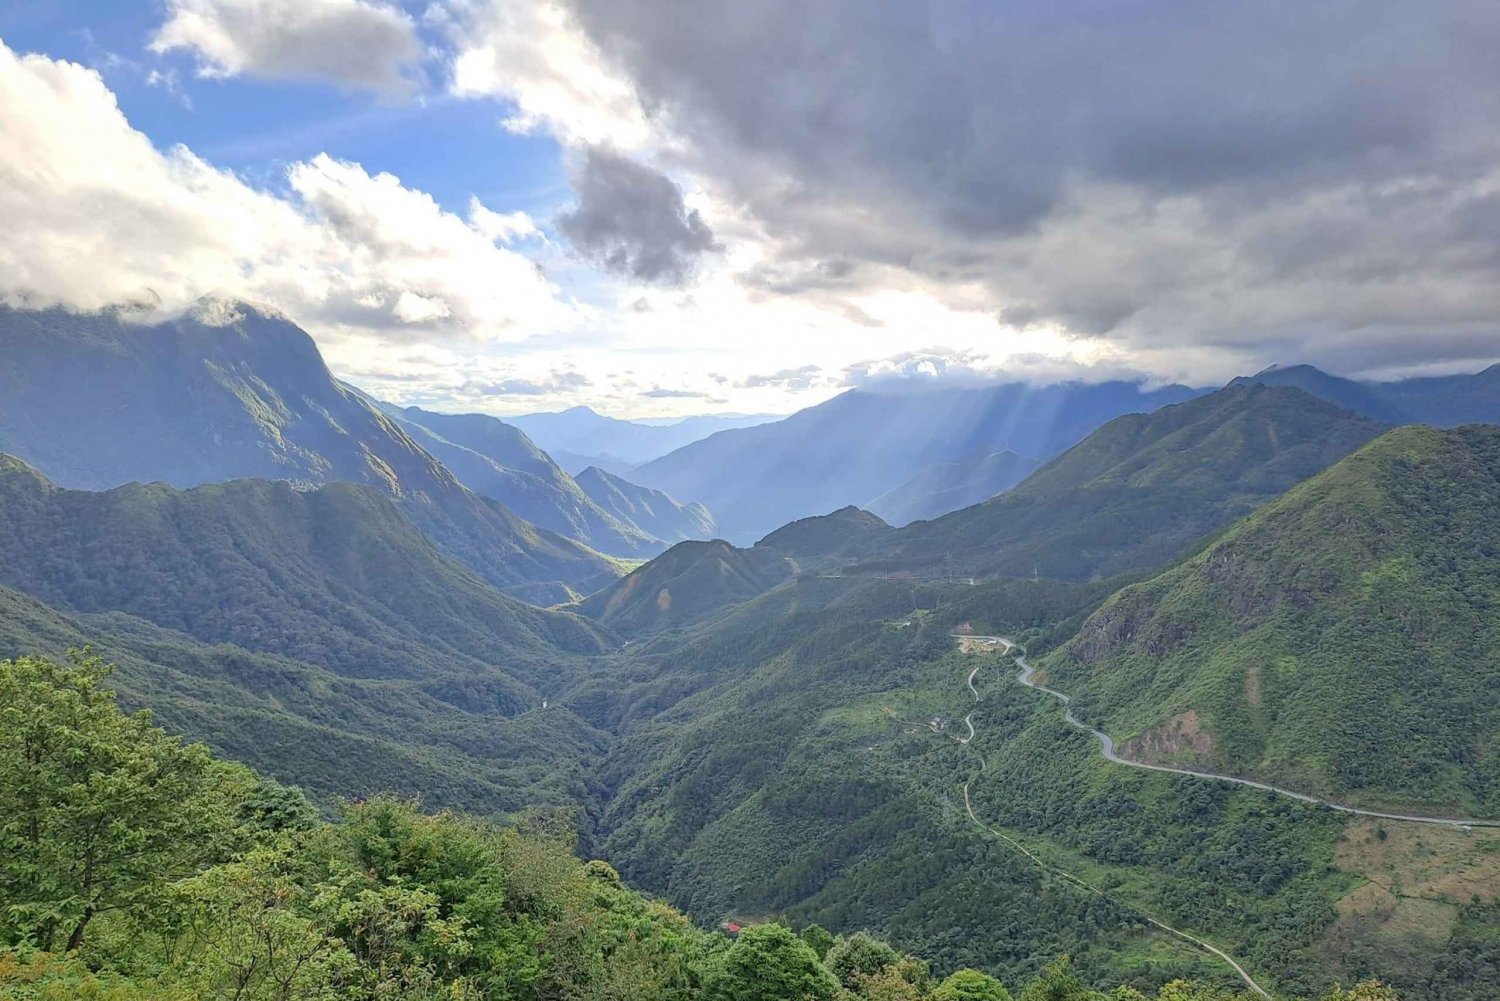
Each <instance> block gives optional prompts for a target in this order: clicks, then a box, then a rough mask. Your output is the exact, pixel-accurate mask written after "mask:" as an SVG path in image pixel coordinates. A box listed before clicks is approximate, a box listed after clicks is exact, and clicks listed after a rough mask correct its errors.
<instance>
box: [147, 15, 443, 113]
mask: <svg viewBox="0 0 1500 1001" xmlns="http://www.w3.org/2000/svg"><path fill="white" fill-rule="evenodd" d="M151 49H152V51H154V52H158V53H162V52H168V51H171V50H173V49H186V50H188V51H191V52H192V53H193V54H194V55H195V56H196V58H197V61H198V72H199V74H200V75H201V76H206V77H228V76H238V75H240V74H247V75H250V76H258V77H264V78H269V79H320V80H330V81H333V82H334V83H337V84H340V85H343V86H347V87H360V88H369V89H374V90H380V91H386V92H393V93H401V92H407V91H409V90H411V88H412V87H413V85H414V83H415V77H416V74H417V73H418V64H419V63H420V61H421V59H422V55H423V46H422V42H421V40H420V38H419V37H418V35H417V30H416V25H415V24H414V23H413V22H412V19H411V18H410V17H409V16H408V15H407V14H406V12H405V11H403V10H402V9H401V8H400V7H399V6H397V5H395V4H391V3H384V2H381V0H168V3H167V19H166V21H165V22H164V23H163V24H162V25H161V27H160V28H158V29H157V31H156V33H155V35H153V36H152V39H151Z"/></svg>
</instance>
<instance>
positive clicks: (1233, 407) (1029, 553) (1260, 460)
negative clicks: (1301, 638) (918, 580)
mask: <svg viewBox="0 0 1500 1001" xmlns="http://www.w3.org/2000/svg"><path fill="white" fill-rule="evenodd" d="M1381 430H1382V425H1380V424H1379V423H1377V422H1375V421H1373V420H1370V419H1368V418H1364V417H1359V416H1356V415H1355V414H1352V413H1350V412H1348V411H1346V410H1340V409H1339V408H1337V407H1335V406H1333V405H1332V404H1329V403H1325V402H1323V401H1322V400H1319V399H1316V398H1314V397H1312V396H1309V395H1307V394H1306V393H1303V392H1301V391H1299V390H1295V389H1286V388H1273V387H1267V386H1258V385H1253V384H1251V385H1241V386H1233V387H1230V388H1228V389H1223V390H1220V391H1218V392H1216V393H1211V394H1209V395H1207V396H1203V397H1199V398H1198V399H1195V400H1191V401H1189V402H1187V403H1180V404H1177V405H1175V406H1169V407H1164V408H1162V409H1160V410H1157V411H1155V412H1154V413H1150V414H1133V415H1130V416H1127V417H1121V418H1118V419H1117V420H1113V421H1110V422H1109V423H1108V424H1105V425H1104V426H1103V427H1101V428H1099V429H1098V430H1097V431H1095V432H1094V433H1093V434H1090V435H1089V436H1088V437H1087V438H1085V439H1084V440H1083V441H1081V442H1079V443H1078V444H1077V445H1076V446H1074V447H1073V448H1071V449H1069V450H1068V451H1067V452H1065V453H1063V454H1062V455H1061V456H1059V457H1058V458H1056V459H1055V460H1053V461H1052V462H1050V463H1048V464H1047V465H1045V466H1043V467H1042V468H1041V469H1039V470H1037V471H1036V472H1035V473H1033V474H1031V476H1029V477H1027V478H1026V480H1025V481H1024V482H1022V483H1021V484H1020V485H1019V486H1017V487H1016V488H1014V489H1012V490H1009V491H1007V492H1006V493H1004V494H1002V495H1000V496H999V497H996V498H995V499H993V500H990V501H987V502H985V503H983V504H979V505H975V506H974V507H970V508H965V509H964V510H962V511H955V512H954V513H952V514H949V515H945V516H944V517H941V518H938V519H936V520H935V521H930V522H919V523H918V524H915V525H912V526H909V527H908V528H906V529H904V530H902V531H901V532H899V533H896V534H895V535H892V536H891V537H890V538H889V539H888V540H886V541H885V542H884V543H883V544H882V545H881V546H880V547H879V549H878V550H877V552H879V553H881V554H882V555H881V556H880V557H878V558H874V559H870V560H868V561H867V564H868V565H867V568H866V569H868V570H875V571H880V570H898V571H899V570H907V571H913V570H915V571H917V572H928V573H963V574H981V575H984V576H1002V577H1004V576H1010V577H1025V576H1031V575H1033V574H1036V575H1040V576H1043V577H1059V578H1064V579H1069V580H1084V579H1088V578H1091V577H1108V576H1112V575H1114V574H1118V573H1123V572H1127V571H1135V570H1142V569H1148V568H1151V567H1159V566H1163V565H1165V564H1167V563H1169V562H1170V561H1172V560H1173V559H1176V558H1177V557H1179V556H1181V555H1182V554H1183V553H1184V552H1185V551H1186V550H1187V549H1188V548H1189V547H1191V546H1192V545H1193V544H1194V543H1196V542H1197V541H1198V540H1200V539H1201V538H1203V537H1204V536H1205V535H1207V534H1209V533H1210V532H1213V531H1215V530H1217V529H1219V528H1222V527H1223V526H1225V525H1227V524H1229V523H1230V522H1232V521H1234V520H1235V519H1236V518H1238V517H1240V516H1242V515H1244V514H1245V513H1247V512H1249V511H1250V510H1251V509H1252V508H1254V507H1255V506H1256V505H1257V504H1261V503H1263V502H1265V501H1266V500H1269V499H1270V498H1272V497H1275V496H1276V495H1277V494H1279V493H1281V492H1282V491H1284V490H1286V489H1287V488H1288V487H1291V486H1292V485H1293V484H1295V483H1297V482H1299V481H1300V480H1303V479H1305V478H1307V477H1308V476H1311V475H1312V474H1314V473H1316V472H1318V471H1320V470H1322V469H1324V468H1325V467H1327V466H1328V465H1329V464H1330V463H1333V462H1335V461H1337V460H1338V459H1341V458H1343V457H1344V456H1345V455H1348V454H1349V453H1350V452H1352V451H1354V449H1356V448H1358V447H1359V446H1360V445H1363V444H1364V443H1365V442H1366V441H1369V440H1370V439H1371V438H1373V437H1375V435H1377V434H1379V433H1380V431H1381Z"/></svg>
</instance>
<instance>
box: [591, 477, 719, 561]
mask: <svg viewBox="0 0 1500 1001" xmlns="http://www.w3.org/2000/svg"><path fill="white" fill-rule="evenodd" d="M574 480H575V481H576V482H577V483H578V486H579V489H581V490H582V491H583V492H584V493H586V494H588V496H589V498H590V499H591V500H592V501H593V502H594V503H595V504H598V505H599V506H600V507H601V508H603V509H604V510H606V511H608V512H609V513H610V514H613V515H614V516H615V517H617V518H619V519H620V520H622V521H626V522H629V523H630V524H632V525H636V526H638V527H639V528H640V529H641V530H642V531H644V532H647V533H648V534H650V535H651V536H653V537H654V538H657V539H660V540H662V541H664V542H669V543H675V542H683V541H686V540H689V539H712V538H713V537H714V533H715V532H716V531H717V529H718V525H717V524H716V523H715V522H714V517H713V515H712V514H711V513H710V512H709V510H708V508H706V507H704V506H703V505H702V504H692V503H689V504H679V503H678V502H677V501H675V500H673V499H672V498H671V497H669V496H667V495H666V494H664V493H662V492H661V491H660V490H652V489H651V488H650V487H643V486H640V485H638V484H635V483H632V482H630V481H629V480H628V479H626V478H624V477H622V476H616V475H615V474H614V473H611V472H608V471H606V470H603V469H600V468H599V467H598V466H589V467H588V468H587V469H585V470H583V471H582V472H581V473H579V474H578V475H577V476H576V477H574Z"/></svg>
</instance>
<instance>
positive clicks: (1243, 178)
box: [567, 0, 1500, 368]
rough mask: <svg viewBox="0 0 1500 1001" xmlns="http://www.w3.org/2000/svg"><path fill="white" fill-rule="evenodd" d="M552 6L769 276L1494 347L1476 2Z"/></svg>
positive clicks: (1143, 321) (1228, 328)
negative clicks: (750, 239) (894, 283)
mask: <svg viewBox="0 0 1500 1001" xmlns="http://www.w3.org/2000/svg"><path fill="white" fill-rule="evenodd" d="M567 3H568V6H569V7H570V8H571V10H572V12H573V13H574V15H575V17H576V19H577V21H578V23H579V24H580V25H581V26H582V28H583V30H584V31H586V32H587V34H588V35H589V37H590V38H591V40H592V41H593V42H594V43H595V44H596V45H597V46H598V47H599V49H600V51H602V52H603V53H604V54H605V57H606V58H607V59H608V60H609V62H610V63H611V65H612V66H613V68H614V69H615V70H616V71H618V72H619V73H621V74H622V75H623V76H625V77H626V78H628V79H629V81H630V82H631V83H632V84H633V86H634V87H635V89H636V91H637V92H638V94H639V95H640V97H641V102H642V105H643V107H644V108H645V109H646V111H647V112H648V113H649V114H650V115H651V116H652V118H653V120H655V121H657V122H659V123H661V124H662V125H663V127H664V128H665V129H667V130H668V131H670V133H671V134H672V135H673V136H674V137H676V140H677V141H676V142H675V144H674V146H673V155H674V156H677V157H679V158H680V165H681V166H682V167H683V168H684V169H687V170H691V171H695V172H697V173H699V174H701V175H702V176H703V177H705V178H707V179H710V181H711V182H712V183H714V184H716V185H718V186H720V187H721V188H722V190H723V191H724V193H725V194H726V195H727V196H728V197H729V198H730V199H732V200H733V201H734V202H735V203H736V204H737V205H740V206H743V207H745V208H746V210H747V211H748V212H749V213H750V214H751V215H753V216H754V217H756V218H757V219H758V220H759V221H760V222H761V223H762V224H763V225H764V229H765V231H766V232H768V233H770V234H771V235H772V237H773V239H774V240H775V241H776V242H777V253H776V255H775V256H773V257H772V258H771V259H769V260H767V261H765V262H763V263H762V264H761V265H759V266H758V267H757V268H756V269H755V271H753V272H752V273H749V274H747V275H746V276H745V280H746V282H747V284H748V285H750V286H752V287H753V288H754V289H755V290H756V291H758V292H762V293H765V294H771V295H797V296H809V295H811V296H815V297H818V298H820V299H821V298H827V297H830V296H839V295H851V296H852V295H856V294H859V293H860V292H862V291H866V290H868V289H870V288H876V287H882V286H883V285H885V284H887V283H889V281H890V278H891V276H892V275H893V274H903V275H908V276H914V277H916V278H918V279H920V280H922V281H924V282H926V283H928V284H929V285H930V286H931V287H935V288H937V289H939V290H940V291H942V290H958V289H963V290H964V292H963V295H964V296H966V297H967V298H965V300H964V301H965V302H972V296H970V295H969V292H968V290H969V289H970V288H972V287H973V286H975V285H978V286H980V287H983V288H985V289H987V290H988V292H989V295H990V297H991V302H990V303H989V305H990V306H991V307H993V308H994V309H996V310H997V311H998V312H1000V313H1001V315H1002V316H1004V317H1005V318H1006V319H1007V321H1008V322H1009V321H1011V320H1016V319H1019V320H1023V321H1025V322H1027V323H1036V324H1043V325H1058V326H1062V327H1064V328H1065V329H1066V330H1067V331H1069V332H1070V333H1072V334H1074V335H1078V336H1092V337H1101V338H1106V339H1108V340H1111V341H1113V342H1115V343H1116V344H1117V345H1119V346H1122V347H1124V348H1126V349H1128V350H1133V351H1148V352H1150V351H1155V352H1168V351H1170V350H1171V349H1173V348H1175V347H1181V346H1183V345H1194V346H1196V345H1204V344H1214V345H1218V346H1223V347H1226V348H1229V349H1231V350H1232V351H1235V352H1238V354H1239V356H1241V357H1242V358H1244V359H1254V358H1255V356H1256V354H1257V352H1260V353H1264V352H1270V351H1284V350H1303V351H1306V352H1308V353H1310V354H1316V353H1319V351H1318V348H1319V345H1320V344H1327V345H1333V344H1340V345H1347V344H1348V343H1358V344H1359V345H1361V347H1360V348H1359V349H1358V350H1357V351H1356V354H1355V355H1354V356H1350V358H1349V359H1348V360H1349V361H1350V363H1351V364H1352V363H1354V362H1359V363H1365V362H1368V363H1369V364H1371V365H1378V364H1380V363H1381V361H1382V356H1383V355H1386V354H1389V356H1390V357H1391V358H1395V357H1397V356H1398V355H1401V354H1403V353H1406V354H1409V353H1410V350H1409V346H1410V344H1411V343H1412V342H1413V341H1414V340H1416V341H1418V342H1423V341H1425V342H1427V343H1430V344H1431V347H1432V350H1433V351H1435V352H1443V353H1454V356H1455V357H1457V354H1458V353H1465V354H1474V353H1475V352H1476V344H1480V343H1481V342H1482V346H1481V347H1479V348H1478V349H1477V350H1478V351H1479V353H1485V354H1487V355H1488V356H1490V357H1494V356H1500V329H1497V328H1491V329H1490V331H1489V332H1488V333H1485V334H1478V333H1475V332H1474V325H1475V324H1476V323H1478V322H1479V319H1480V318H1482V317H1495V316H1497V315H1500V225H1497V224H1496V216H1497V213H1496V210H1495V208H1494V204H1495V199H1496V197H1497V192H1500V169H1497V166H1496V165H1497V164H1500V114H1497V110H1500V107H1497V106H1500V101H1497V98H1496V95H1497V94H1500V60H1497V59H1495V58H1494V53H1495V52H1497V51H1500V6H1497V5H1496V4H1494V2H1493V0H1437V2H1434V3H1425V4H1413V3H1410V2H1408V0H1326V2H1320V3H1316V4H1308V3H1306V2H1303V0H1261V2H1257V3H1251V4H1236V3H1228V2H1209V3H1197V2H1191V0H1143V2H1139V3H1131V4H1120V3H1118V2H1117V0H1084V2H1083V3H1074V4H1066V5H1059V4H1056V3H1053V2H1050V0H1020V2H1015V3H1006V4H997V3H994V2H993V0H928V2H923V3H911V2H909V0H827V2H825V3H819V4H817V5H814V6H813V7H808V5H807V4H805V3H803V2H800V0H764V2H761V3H756V4H715V5H713V7H714V9H713V12H712V15H708V14H700V15H698V16H693V17H684V16H682V14H681V10H680V8H679V6H678V5H676V4H673V3H669V2H667V0H567ZM953 294H954V296H955V298H957V296H958V295H959V293H958V292H957V291H954V292H953ZM1266 360H1277V359H1275V358H1270V359H1266ZM1344 367H1345V368H1349V367H1350V365H1347V364H1346V365H1345V366H1344Z"/></svg>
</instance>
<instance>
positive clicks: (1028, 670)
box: [960, 636, 1500, 828]
mask: <svg viewBox="0 0 1500 1001" xmlns="http://www.w3.org/2000/svg"><path fill="white" fill-rule="evenodd" d="M960 638H961V639H967V640H972V641H974V642H976V643H983V644H985V645H988V646H999V647H1001V648H1002V651H1001V652H1002V653H1003V652H1006V651H1009V650H1011V649H1013V648H1014V647H1015V645H1016V644H1015V642H1014V641H1013V640H1010V639H1007V638H1006V637H1004V636H961V637H960ZM1015 661H1016V665H1017V666H1018V667H1020V669H1021V673H1020V675H1018V676H1017V678H1016V680H1017V681H1019V682H1020V683H1021V684H1023V685H1025V686H1026V687H1027V688H1034V689H1036V690H1037V691H1039V692H1046V693H1047V694H1048V695H1050V696H1052V697H1053V698H1055V699H1057V700H1058V701H1059V702H1061V703H1062V704H1063V707H1064V712H1063V718H1064V719H1066V720H1067V721H1068V722H1069V723H1071V724H1072V725H1073V726H1075V727H1077V728H1078V729H1080V730H1082V731H1084V732H1085V733H1090V734H1093V736H1094V738H1095V739H1097V740H1098V741H1099V749H1100V752H1101V753H1102V754H1103V755H1104V757H1105V758H1107V759H1108V760H1110V761H1113V762H1114V763H1115V764H1117V765H1126V766H1128V767H1130V768H1144V769H1146V770H1147V771H1153V772H1171V773H1172V774H1174V775H1190V776H1192V777H1194V778H1199V779H1212V780H1214V781H1218V782H1233V783H1234V784H1235V785H1242V786H1249V787H1250V788H1252V789H1262V790H1264V791H1266V792H1273V793H1276V794H1277V795H1278V796H1286V797H1288V798H1290V799H1295V800H1300V801H1301V802H1303V803H1311V804H1313V805H1315V806H1326V807H1328V808H1329V809H1330V810H1337V811H1339V812H1340V813H1350V814H1356V815H1358V816H1361V817H1376V818H1379V819H1381V820H1403V821H1410V822H1411V823H1415V824H1439V825H1441V826H1444V827H1465V828H1467V827H1500V820H1478V819H1474V818H1469V817H1424V816H1421V815H1420V814H1412V813H1382V812H1380V811H1379V810H1361V809H1358V808H1357V807H1353V806H1344V805H1343V804H1341V803H1331V802H1329V801H1328V800H1326V799H1319V798H1317V797H1316V796H1309V795H1308V794H1307V793H1302V792H1293V791H1292V790H1290V789H1282V788H1280V787H1279V786H1273V785H1268V784H1267V783H1265V782H1256V781H1255V780H1254V779H1241V778H1236V777H1235V776H1233V775H1218V774H1215V773H1214V772H1200V771H1194V770H1193V769H1191V768H1173V767H1171V766H1170V765H1148V764H1146V763H1145V762H1142V761H1132V760H1131V759H1129V758H1122V757H1120V755H1119V754H1118V753H1116V751H1115V742H1114V740H1113V739H1112V738H1111V737H1110V735H1109V734H1107V733H1105V732H1104V731H1103V730H1095V729H1094V728H1093V727H1091V726H1089V725H1088V724H1087V723H1085V722H1083V721H1082V720H1080V719H1079V718H1078V717H1077V716H1074V715H1073V707H1072V702H1073V699H1072V697H1071V696H1068V695H1065V694H1063V693H1062V692H1059V691H1058V690H1057V689H1055V688H1048V687H1047V686H1046V685H1043V684H1041V683H1040V682H1037V681H1035V680H1033V676H1034V675H1035V673H1036V670H1035V669H1034V668H1033V667H1032V666H1031V665H1030V664H1028V663H1026V657H1025V656H1024V655H1018V656H1017V657H1016V658H1015ZM973 689H974V675H973V674H972V673H971V674H970V675H969V690H970V691H973ZM974 697H975V699H978V697H979V695H978V693H977V692H976V693H975V696H974ZM971 729H972V727H971Z"/></svg>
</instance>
